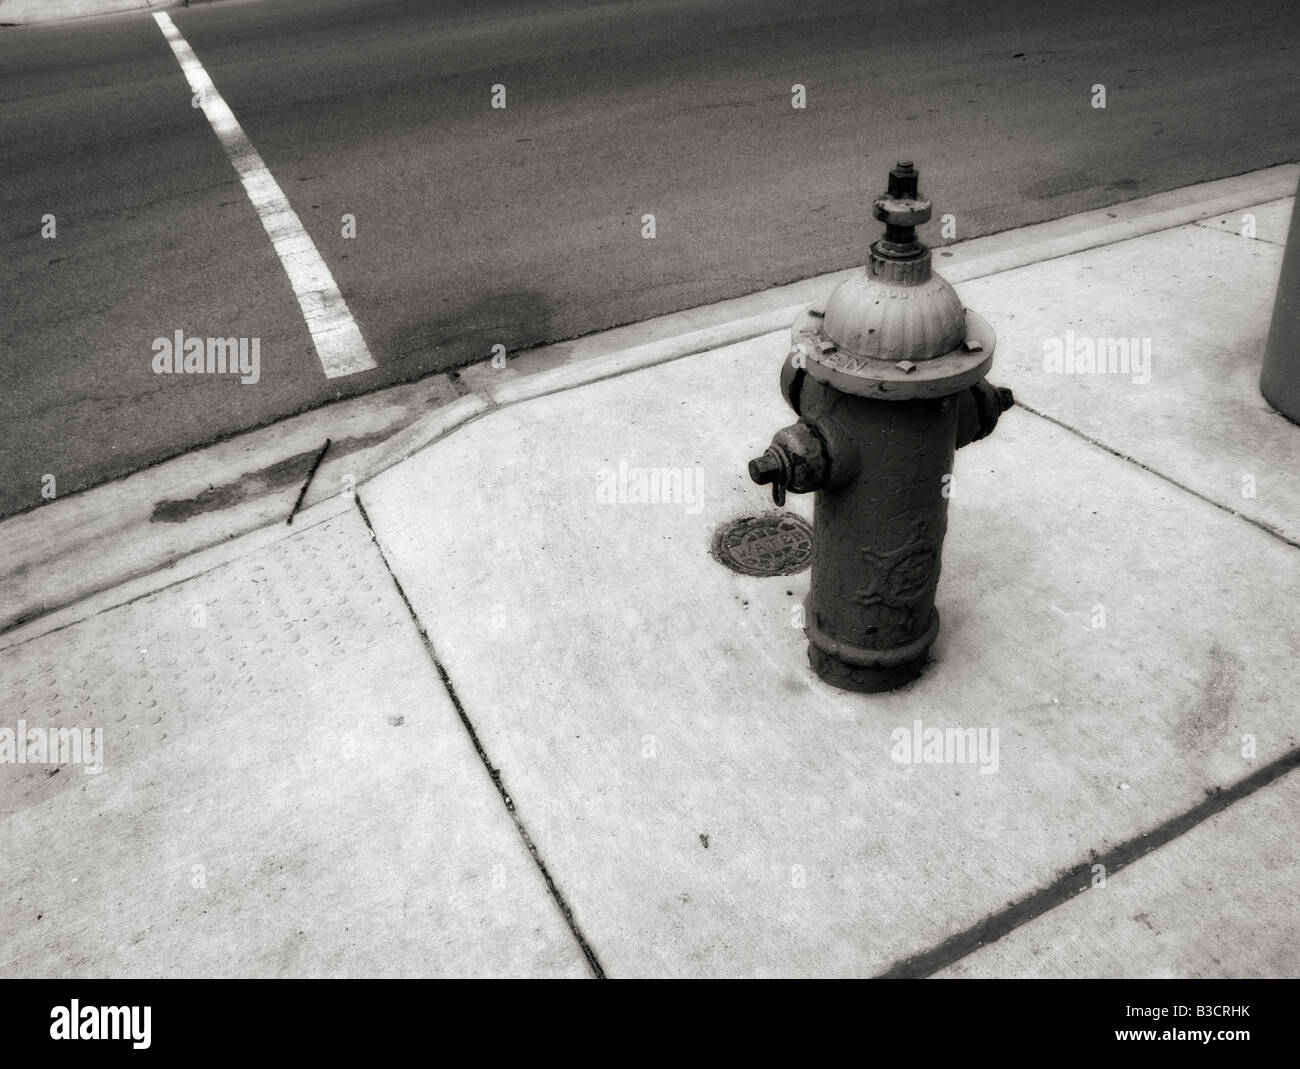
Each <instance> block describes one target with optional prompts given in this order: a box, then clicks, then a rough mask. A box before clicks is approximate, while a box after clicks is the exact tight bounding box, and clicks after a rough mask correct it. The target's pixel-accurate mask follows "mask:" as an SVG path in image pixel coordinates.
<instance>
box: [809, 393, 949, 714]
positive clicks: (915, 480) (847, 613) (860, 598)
mask: <svg viewBox="0 0 1300 1069" xmlns="http://www.w3.org/2000/svg"><path fill="white" fill-rule="evenodd" d="M813 392H814V391H813V390H806V391H805V392H804V397H805V399H806V400H807V401H808V406H807V407H805V409H804V411H805V412H807V413H808V414H809V415H813V414H814V413H817V414H821V413H820V410H821V409H822V406H823V404H826V405H828V408H827V409H826V412H827V413H833V414H834V418H835V419H836V421H837V423H838V424H839V425H840V427H842V428H845V431H846V434H847V435H848V436H850V437H851V438H852V448H854V449H856V451H857V455H858V456H859V457H861V458H863V462H862V463H861V465H860V470H859V472H858V475H857V476H856V477H855V478H853V479H851V480H849V481H848V482H846V483H845V484H843V485H842V486H839V487H837V488H836V489H835V490H834V491H828V492H822V493H819V494H818V495H817V498H816V501H815V503H814V519H813V530H814V533H815V537H814V539H813V564H812V582H811V585H810V589H809V592H808V600H807V603H806V605H805V613H804V619H805V624H806V630H807V633H808V641H809V648H808V655H809V660H810V662H811V664H812V667H813V669H814V671H816V672H817V674H818V675H819V676H821V678H822V679H824V680H826V682H828V683H832V684H834V685H835V686H838V687H841V688H843V689H845V690H857V691H880V690H892V689H894V688H895V687H900V686H902V685H903V684H905V683H909V682H911V680H913V679H915V678H916V677H917V676H918V675H919V674H920V673H921V670H922V669H923V668H924V666H925V662H926V657H927V654H928V652H929V649H930V646H931V645H932V644H933V642H934V640H935V637H936V636H937V635H938V633H939V616H938V613H937V612H936V611H935V608H934V595H935V588H936V587H937V586H938V585H939V565H940V552H941V549H942V546H943V538H944V534H945V532H946V531H947V528H948V498H947V496H946V493H945V491H946V488H947V479H946V477H947V476H949V475H950V473H951V472H952V463H953V454H954V452H955V451H956V440H957V428H956V419H957V405H956V404H954V403H953V400H952V399H951V398H947V397H942V398H937V399H933V400H915V401H898V402H888V403H886V402H881V401H871V400H867V399H866V398H862V397H854V396H853V395H852V394H839V393H836V394H831V393H830V392H829V391H825V392H824V393H823V396H822V398H821V399H820V400H816V401H814V400H812V399H811V398H809V397H808V395H809V394H811V393H813ZM846 444H847V443H846Z"/></svg>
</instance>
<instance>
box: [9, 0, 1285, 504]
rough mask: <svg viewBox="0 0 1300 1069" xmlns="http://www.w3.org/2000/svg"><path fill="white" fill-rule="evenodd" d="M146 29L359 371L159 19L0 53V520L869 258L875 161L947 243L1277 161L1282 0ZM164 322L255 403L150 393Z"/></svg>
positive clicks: (213, 12)
mask: <svg viewBox="0 0 1300 1069" xmlns="http://www.w3.org/2000/svg"><path fill="white" fill-rule="evenodd" d="M171 14H172V17H173V18H174V21H175V23H176V25H177V27H178V28H179V29H180V31H181V32H182V33H183V34H184V36H185V38H186V39H187V40H188V42H189V44H190V45H191V46H192V47H193V49H194V51H195V53H196V54H197V56H198V58H199V60H200V61H201V62H202V64H203V65H204V67H205V68H206V70H207V72H208V74H209V75H210V76H211V78H212V80H213V82H214V83H215V85H216V87H217V89H218V90H219V91H220V93H221V94H222V95H223V96H224V98H225V100H226V102H227V103H228V104H229V105H230V107H231V109H232V110H233V112H234V115H235V116H236V117H237V119H238V120H239V122H240V124H242V126H243V129H244V130H245V131H246V132H247V134H248V136H249V138H250V139H251V140H252V142H253V144H254V145H255V146H256V147H257V149H258V150H259V151H260V154H261V156H262V158H263V159H264V160H265V161H266V163H267V165H268V166H269V168H270V170H271V172H272V173H273V174H274V176H275V177H276V179H277V180H278V182H279V184H280V186H281V187H282V188H283V190H284V192H285V194H286V195H287V197H288V199H289V201H290V203H291V204H292V206H293V208H294V209H295V211H296V212H297V214H298V216H299V217H300V218H301V220H302V222H303V224H304V226H305V228H306V230H307V231H308V233H309V234H310V235H311V237H312V239H313V241H314V242H315V244H316V246H317V248H318V249H319V251H320V254H321V256H322V257H323V258H324V260H325V262H326V263H327V264H328V266H329V269H330V270H331V271H332V273H333V275H334V277H335V279H336V280H337V282H338V285H339V288H340V290H341V292H342V294H343V297H344V298H345V300H346V301H347V304H348V306H349V308H350V309H351V312H352V314H353V316H354V317H355V320H356V322H357V324H358V325H359V327H360V330H361V333H362V335H363V336H364V338H365V340H366V342H367V343H368V345H369V348H370V350H371V352H372V354H373V356H374V359H375V361H376V362H377V365H378V366H377V367H376V368H375V369H374V370H371V371H366V372H362V373H360V374H356V375H352V376H348V377H344V378H334V379H328V378H326V377H325V375H324V373H323V372H322V368H321V363H320V361H319V360H318V358H317V357H316V355H315V352H314V350H313V347H312V344H311V337H310V335H309V334H308V331H307V328H306V326H305V324H304V320H303V316H302V313H301V312H300V310H299V306H298V303H297V301H296V300H295V298H294V295H293V291H292V289H291V288H290V284H289V281H288V278H287V276H286V274H285V271H284V269H283V268H282V266H281V264H280V262H279V260H278V259H277V256H276V253H275V250H274V249H273V247H272V245H271V242H270V240H269V239H268V236H267V234H266V232H265V230H264V229H263V227H262V225H261V223H260V222H259V220H258V217H257V216H256V214H255V213H254V211H253V208H252V206H251V204H250V201H249V198H248V196H247V195H246V194H245V192H244V190H243V188H242V187H241V185H240V184H239V181H238V179H237V177H236V174H235V171H234V170H233V168H232V165H231V162H230V160H229V158H228V157H227V155H226V154H225V151H224V150H223V148H222V146H221V144H220V143H219V142H218V140H217V137H216V136H215V134H214V132H213V129H212V127H211V126H210V125H209V123H208V121H207V120H206V118H205V116H204V114H203V112H202V111H200V110H198V109H196V108H194V107H193V106H192V99H191V92H190V89H189V86H188V85H187V83H186V80H185V77H184V75H183V74H182V71H181V68H180V67H179V66H178V64H177V61H176V59H175V57H174V56H173V55H172V52H171V50H170V48H169V47H168V44H167V42H166V40H165V38H164V37H163V34H162V33H161V31H160V29H159V27H158V25H157V24H156V23H155V21H154V19H153V18H152V17H151V16H150V15H148V14H138V15H135V14H133V15H122V16H114V17H111V18H104V19H94V20H89V21H79V22H74V23H63V24H59V25H47V26H38V27H22V28H10V29H0V175H2V176H3V181H0V242H2V243H3V255H2V256H0V421H2V422H0V515H3V514H9V513H13V512H16V511H21V510H23V509H26V508H30V507H32V506H34V505H37V504H39V503H40V501H41V496H40V493H41V487H42V480H43V477H44V476H46V475H53V476H54V477H55V484H56V488H57V492H58V493H59V494H60V495H62V494H66V493H68V492H71V491H74V490H76V489H79V488H82V487H85V486H88V485H94V484H96V483H99V482H102V481H104V480H106V479H110V478H113V477H116V476H119V475H122V474H125V473H127V472H130V471H133V470H136V469H137V468H139V467H141V466H144V465H146V464H149V463H154V462H156V461H158V460H161V459H164V458H166V457H168V456H171V455H174V454H176V453H178V452H182V451H184V450H185V449H187V448H190V447H193V446H195V445H199V444H203V443H207V442H210V441H213V440H216V439H218V438H220V437H224V436H227V435H230V434H232V433H235V432H237V431H240V430H243V429H247V428H250V427H253V426H257V425H260V424H264V423H267V422H270V421H273V420H275V419H277V418H280V417H282V416H285V415H288V414H290V413H293V412H297V411H302V410H304V409H306V408H310V407H312V406H315V405H319V404H321V403H323V402H325V401H328V400H331V399H334V398H336V397H341V396H348V395H352V394H355V393H360V392H364V391H367V390H372V389H375V388H376V387H379V386H381V385H387V384H390V383H395V382H400V381H408V380H412V379H416V378H419V377H422V376H425V375H428V374H430V373H433V372H436V371H439V370H443V369H446V368H451V367H456V366H460V365H463V364H466V363H470V362H473V361H477V360H482V359H485V358H487V357H488V356H490V355H491V351H492V346H493V345H495V344H501V345H504V346H506V347H507V349H508V350H510V351H512V352H513V351H517V350H519V349H522V348H526V347H529V346H532V345H536V344H540V343H545V342H549V341H555V340H560V339H563V338H568V337H575V336H578V335H581V334H585V333H588V332H591V331H595V330H599V329H602V328H604V327H608V326H612V325H616V324H621V323H627V322H633V321H636V320H639V319H644V318H648V317H650V316H654V315H658V314H662V313H666V312H670V311H675V310H678V309H681V308H685V307H691V306H695V305H699V304H703V303H707V302H709V301H713V300H718V299H722V298H725V297H732V296H736V295H739V294H743V293H748V292H752V291H755V290H759V289H763V288H765V287H767V286H771V285H775V284H780V283H783V282H789V281H791V280H794V279H798V278H801V277H806V276H808V275H812V274H817V273H820V272H824V271H830V270H835V269H837V268H842V267H846V266H850V265H852V264H854V263H860V262H862V261H863V260H864V259H865V253H866V245H867V243H868V241H869V240H870V238H871V236H872V234H873V230H872V226H871V224H870V219H869V215H868V208H869V204H870V198H871V196H872V195H873V194H874V193H875V192H876V191H877V190H878V189H879V188H880V187H881V184H882V182H883V180H884V178H885V176H886V173H887V171H888V169H889V167H890V166H891V165H892V163H893V162H894V161H895V160H896V159H898V158H903V157H907V158H911V159H913V160H915V161H916V163H917V165H918V167H919V168H920V170H921V176H922V189H923V191H924V192H925V193H926V194H927V195H929V196H930V197H932V198H933V200H934V201H935V204H936V212H937V213H942V212H951V213H952V214H954V215H955V217H956V224H957V237H958V238H967V237H974V236H977V235H979V234H983V233H988V232H991V231H996V230H1002V229H1007V228H1009V227H1015V226H1021V225H1025V224H1028V223H1032V222H1037V221H1040V220H1043V219H1049V218H1054V217H1057V216H1061V215H1066V214H1069V213H1071V212H1075V211H1080V210H1085V209H1090V208H1096V207H1100V206H1103V205H1106V204H1109V203H1114V202H1117V201H1122V200H1128V199H1131V198H1133V197H1137V196H1142V195H1145V194H1148V193H1154V192H1158V191H1160V190H1165V189H1170V188H1174V187H1177V186H1182V185H1185V184H1188V183H1192V182H1198V181H1203V180H1207V179H1211V178H1218V177H1223V176H1226V175H1231V174H1238V173H1241V172H1244V171H1249V170H1254V169H1256V168H1260V167H1265V166H1269V165H1272V164H1275V163H1281V162H1286V161H1289V160H1294V159H1296V158H1297V156H1298V155H1300V151H1298V149H1297V146H1298V145H1300V113H1298V111H1297V108H1296V107H1295V101H1296V99H1297V98H1298V96H1300V93H1297V90H1298V89H1300V74H1298V72H1300V48H1298V47H1297V46H1298V45H1300V15H1298V14H1297V10H1296V8H1295V5H1294V2H1293V0H1263V2H1261V3H1257V4H1253V5H1250V7H1249V8H1248V9H1242V8H1240V7H1236V6H1233V5H1228V4H1223V3H1222V2H1212V0H1177V2H1153V3H1144V4H1134V3H1132V0H1114V2H1100V3H1091V4H1086V5H1084V4H1044V3H1041V2H1038V0H1035V2H1028V0H1023V2H1018V3H1017V2H1010V3H1004V4H999V5H996V7H995V6H994V5H977V4H970V3H964V2H959V0H944V2H925V0H912V2H908V3H888V2H874V3H873V2H862V0H815V2H803V3H797V4H796V3H790V2H789V0H743V2H742V0H720V2H716V3H707V2H704V0H633V2H627V3H599V2H590V0H565V2H554V0H457V2H455V3H439V2H432V0H228V2H224V3H214V4H208V5H204V6H196V7H193V8H190V9H183V8H181V9H173V10H172V12H171ZM795 83H801V84H803V85H805V86H806V88H807V106H806V108H804V109H795V108H793V107H792V106H791V87H792V85H794V84H795ZM1097 83H1100V84H1103V85H1105V87H1106V94H1107V99H1106V105H1107V106H1106V107H1105V109H1097V108H1093V107H1092V106H1091V98H1092V87H1093V86H1094V84H1097ZM498 84H500V85H504V86H505V87H506V107H505V108H503V109H501V108H493V107H492V104H491V102H492V91H493V86H494V85H498ZM646 213H653V214H654V216H655V227H656V236H655V237H654V238H653V239H652V240H651V239H646V238H644V237H642V216H643V215H644V214H646ZM47 214H52V215H53V216H54V217H55V220H56V226H57V236H56V237H54V238H52V239H51V238H47V237H43V236H42V229H43V224H42V220H43V217H44V216H46V215H47ZM344 214H351V215H353V216H355V220H356V236H355V238H346V237H344V236H343V234H342V229H343V227H342V217H343V216H344ZM929 229H930V231H931V232H930V233H929V234H928V235H927V236H928V238H929V239H930V240H931V241H932V242H934V243H935V244H941V243H942V239H941V237H940V235H939V234H938V232H937V227H935V226H934V225H933V224H932V226H931V227H930V228H929ZM177 330H183V331H184V332H185V333H186V335H188V336H221V337H232V336H233V337H245V338H258V339H260V353H261V368H260V372H261V374H260V380H259V381H258V382H257V384H255V385H243V384H240V383H239V382H238V381H237V380H236V379H234V378H232V377H224V378H223V377H218V376H202V375H180V376H177V375H157V374H155V373H154V372H153V370H152V367H151V362H152V359H153V355H154V350H153V348H152V344H153V341H154V339H156V338H159V337H171V336H173V335H174V333H175V331H177Z"/></svg>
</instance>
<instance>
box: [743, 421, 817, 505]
mask: <svg viewBox="0 0 1300 1069" xmlns="http://www.w3.org/2000/svg"><path fill="white" fill-rule="evenodd" d="M829 472H830V458H829V456H828V455H827V450H826V443H825V441H823V439H822V436H821V434H820V433H819V432H818V430H817V428H815V427H814V426H813V425H812V424H811V423H808V422H807V421H806V420H802V419H801V420H799V422H798V423H792V424H791V425H790V426H788V427H782V428H781V429H780V430H779V431H777V432H776V434H774V435H773V436H772V444H771V445H769V446H768V447H767V451H766V452H765V453H763V455H762V456H759V457H755V458H754V459H753V460H751V461H750V462H749V477H750V478H751V479H753V480H754V482H756V483H758V484H759V485H760V486H764V485H766V484H768V483H770V484H771V486H772V500H773V501H774V502H775V503H776V504H777V505H778V506H779V505H784V504H785V495H786V491H789V492H791V493H794V494H807V493H811V492H812V491H814V490H820V489H821V488H822V487H823V486H825V485H826V480H827V477H828V475H829Z"/></svg>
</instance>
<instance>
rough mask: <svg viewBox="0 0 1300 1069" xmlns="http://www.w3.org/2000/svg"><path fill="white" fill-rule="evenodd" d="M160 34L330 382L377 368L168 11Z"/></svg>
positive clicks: (160, 17) (158, 15)
mask: <svg viewBox="0 0 1300 1069" xmlns="http://www.w3.org/2000/svg"><path fill="white" fill-rule="evenodd" d="M154 18H155V19H156V20H157V22H158V26H159V28H160V29H161V30H162V32H163V35H164V36H165V37H166V38H167V41H168V43H169V44H170V45H171V46H172V52H174V53H175V55H176V61H177V62H178V63H179V64H180V65H181V70H182V71H183V72H184V74H185V77H186V79H187V80H188V81H189V83H190V88H191V89H192V90H194V92H195V93H196V94H198V99H199V101H200V102H201V104H202V107H203V114H204V115H206V116H207V117H208V122H210V123H211V124H212V129H213V130H214V131H215V132H216V135H217V137H218V139H219V140H220V141H221V145H222V147H223V148H224V149H225V150H226V155H228V156H229V157H230V162H231V163H232V164H234V167H235V170H236V172H238V174H239V180H240V181H241V182H243V184H244V191H245V192H246V193H247V194H248V199H249V200H251V201H252V202H253V207H254V208H255V209H256V210H257V214H258V217H259V218H260V219H261V220H262V225H263V226H264V227H266V232H267V234H268V235H269V236H270V238H271V244H272V245H274V246H275V251H276V253H278V254H279V257H280V263H281V264H283V265H284V272H285V274H286V275H288V276H289V284H290V285H292V286H293V292H294V295H295V296H296V297H297V298H298V306H299V307H300V308H301V309H302V315H303V318H304V319H305V320H306V321H307V329H308V330H309V331H310V332H311V340H312V342H313V343H314V344H315V346H316V355H317V356H319V357H320V362H321V366H322V367H323V368H324V369H325V374H326V376H327V377H329V378H331V379H334V378H338V377H339V376H340V375H355V374H356V373H357V372H358V371H366V370H368V369H370V368H372V367H374V366H375V360H374V357H372V356H371V355H370V349H369V348H368V347H367V346H366V340H365V339H364V338H363V337H362V336H361V330H360V329H359V328H358V327H357V324H356V320H354V319H353V318H352V313H351V312H349V311H348V306H347V303H346V302H345V301H344V300H343V294H341V293H340V292H339V288H338V286H337V285H336V284H335V282H334V276H333V275H331V274H330V269H329V268H328V267H326V266H325V261H324V260H323V259H321V255H320V253H319V252H317V251H316V246H315V245H314V244H313V243H312V240H311V238H310V236H308V234H307V231H306V230H304V229H303V226H302V222H301V220H299V218H298V215H297V213H296V212H295V211H294V210H293V208H292V207H291V206H290V205H289V200H288V198H287V197H286V196H285V195H284V191H283V190H282V189H281V188H280V185H279V183H278V182H276V180H275V178H274V176H272V174H271V172H270V170H268V169H267V166H266V164H265V163H264V162H263V160H262V157H261V156H260V155H258V152H257V149H256V148H254V147H253V143H252V142H251V141H250V140H248V135H247V134H246V133H244V129H243V127H242V126H240V125H239V121H238V120H237V119H236V118H235V115H234V113H233V112H232V111H231V110H230V107H229V105H227V104H226V102H225V101H224V100H223V99H222V98H221V94H220V93H218V92H217V87H216V86H214V85H213V84H212V79H211V78H209V77H208V72H207V71H205V70H204V69H203V64H202V63H200V62H199V57H198V56H196V55H195V54H194V49H192V48H191V47H190V46H189V42H187V41H186V40H185V38H184V37H182V36H181V32H180V30H178V29H177V28H176V25H175V23H173V22H172V20H171V18H170V16H168V15H167V13H166V12H164V11H158V12H155V13H154Z"/></svg>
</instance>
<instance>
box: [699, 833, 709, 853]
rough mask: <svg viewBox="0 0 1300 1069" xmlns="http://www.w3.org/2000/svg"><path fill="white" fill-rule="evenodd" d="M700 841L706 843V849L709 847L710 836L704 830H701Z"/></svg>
mask: <svg viewBox="0 0 1300 1069" xmlns="http://www.w3.org/2000/svg"><path fill="white" fill-rule="evenodd" d="M700 842H701V843H703V844H704V849H705V850H707V849H708V848H709V837H708V836H707V835H705V834H704V832H700Z"/></svg>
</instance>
